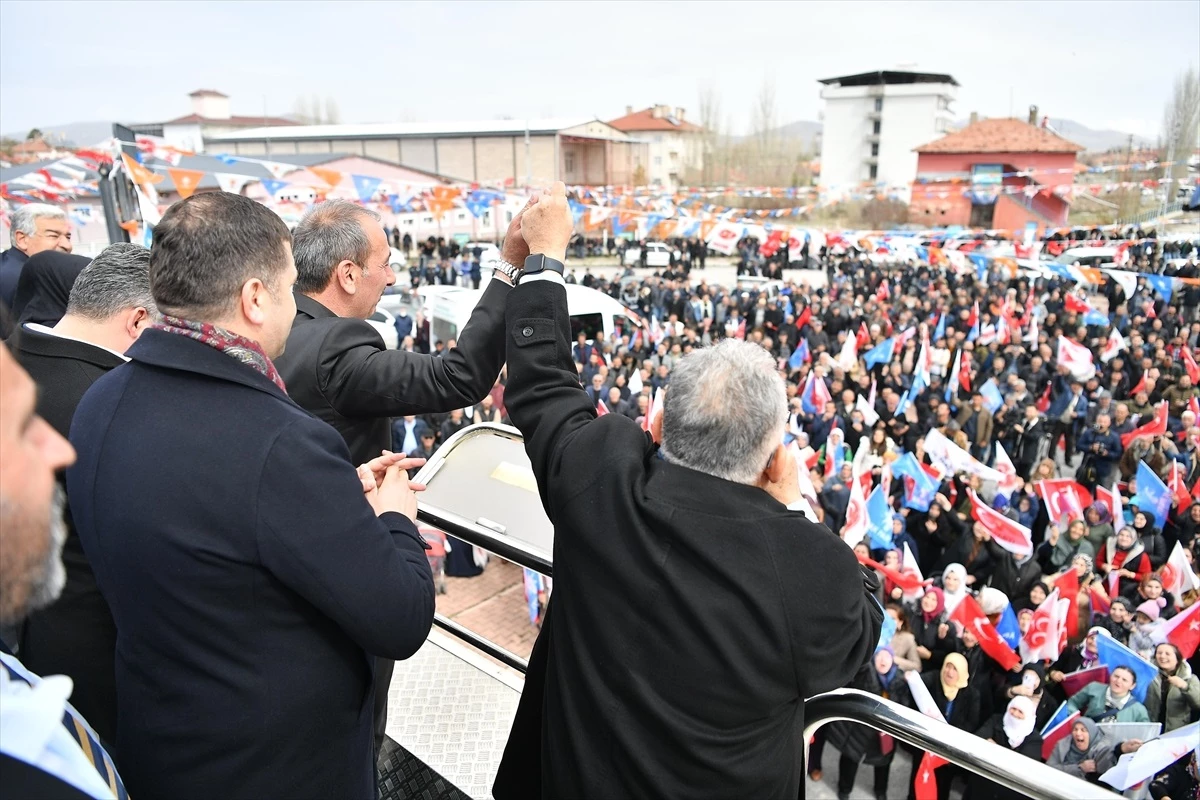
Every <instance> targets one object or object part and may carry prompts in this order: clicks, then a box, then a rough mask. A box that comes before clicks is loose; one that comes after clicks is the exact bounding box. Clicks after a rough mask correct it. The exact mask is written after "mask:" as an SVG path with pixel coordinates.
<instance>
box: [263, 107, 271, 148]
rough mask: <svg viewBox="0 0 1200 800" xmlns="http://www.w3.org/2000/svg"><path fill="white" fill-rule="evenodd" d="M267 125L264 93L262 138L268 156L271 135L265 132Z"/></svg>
mask: <svg viewBox="0 0 1200 800" xmlns="http://www.w3.org/2000/svg"><path fill="white" fill-rule="evenodd" d="M268 127H269V126H268V125H267V96H266V95H265V94H264V95H263V139H264V141H265V142H266V146H267V156H268V157H269V156H270V155H271V136H270V135H269V134H267V133H266V131H267V129H268Z"/></svg>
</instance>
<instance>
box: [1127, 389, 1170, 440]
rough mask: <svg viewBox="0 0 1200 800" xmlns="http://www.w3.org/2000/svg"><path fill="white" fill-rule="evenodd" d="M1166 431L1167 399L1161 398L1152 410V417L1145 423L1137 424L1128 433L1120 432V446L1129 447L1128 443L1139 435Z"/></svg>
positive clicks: (1159, 433) (1152, 434)
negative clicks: (1156, 406)
mask: <svg viewBox="0 0 1200 800" xmlns="http://www.w3.org/2000/svg"><path fill="white" fill-rule="evenodd" d="M1166 432H1167V401H1166V400H1163V401H1162V402H1161V403H1159V404H1158V408H1156V409H1155V410H1154V419H1152V420H1150V421H1149V422H1147V423H1146V424H1145V425H1139V426H1138V427H1136V428H1134V429H1133V430H1131V431H1130V432H1129V433H1123V434H1121V446H1122V447H1129V443H1130V442H1132V441H1133V440H1134V439H1136V438H1137V437H1139V436H1162V435H1163V434H1164V433H1166Z"/></svg>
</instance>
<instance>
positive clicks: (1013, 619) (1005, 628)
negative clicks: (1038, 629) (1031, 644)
mask: <svg viewBox="0 0 1200 800" xmlns="http://www.w3.org/2000/svg"><path fill="white" fill-rule="evenodd" d="M996 633H998V634H1000V638H1001V639H1003V640H1004V643H1005V644H1006V645H1008V646H1009V648H1010V649H1012V650H1016V649H1017V645H1018V644H1019V643H1020V641H1021V625H1020V623H1018V622H1017V615H1016V614H1014V613H1013V609H1012V604H1011V603H1009V604H1008V605H1006V606H1005V607H1004V611H1003V612H1001V614H1000V619H998V620H996Z"/></svg>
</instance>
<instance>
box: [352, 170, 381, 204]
mask: <svg viewBox="0 0 1200 800" xmlns="http://www.w3.org/2000/svg"><path fill="white" fill-rule="evenodd" d="M350 180H351V181H353V183H354V191H355V192H357V193H358V199H359V200H361V201H362V202H364V203H369V202H371V198H373V197H374V196H375V190H376V189H378V188H379V184H381V183H383V181H382V180H381V179H379V178H372V177H371V176H370V175H351V176H350Z"/></svg>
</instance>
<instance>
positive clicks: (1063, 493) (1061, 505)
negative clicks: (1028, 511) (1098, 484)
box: [1033, 478, 1092, 522]
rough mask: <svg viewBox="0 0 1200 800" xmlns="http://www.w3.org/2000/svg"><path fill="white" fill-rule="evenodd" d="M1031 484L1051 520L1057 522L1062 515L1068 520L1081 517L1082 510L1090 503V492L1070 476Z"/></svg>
mask: <svg viewBox="0 0 1200 800" xmlns="http://www.w3.org/2000/svg"><path fill="white" fill-rule="evenodd" d="M1033 486H1034V488H1035V489H1037V493H1038V494H1039V495H1040V496H1041V498H1042V502H1043V503H1044V504H1045V505H1046V514H1047V516H1049V517H1050V521H1051V522H1058V521H1059V520H1060V519H1062V518H1063V516H1064V515H1066V517H1067V518H1068V519H1070V520H1077V519H1083V510H1084V509H1085V508H1087V507H1088V506H1090V505H1091V504H1092V493H1091V492H1089V491H1088V490H1087V489H1085V488H1084V487H1083V486H1082V485H1080V484H1079V483H1077V482H1075V481H1073V480H1071V479H1070V478H1055V479H1054V480H1048V481H1036V482H1035V483H1034V484H1033Z"/></svg>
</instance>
